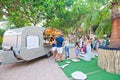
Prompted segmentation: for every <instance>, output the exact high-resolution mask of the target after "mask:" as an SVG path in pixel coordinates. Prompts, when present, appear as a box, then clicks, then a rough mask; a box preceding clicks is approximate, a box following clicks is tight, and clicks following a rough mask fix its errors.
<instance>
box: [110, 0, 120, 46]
mask: <svg viewBox="0 0 120 80" xmlns="http://www.w3.org/2000/svg"><path fill="white" fill-rule="evenodd" d="M111 4H112V5H111V19H112V32H111V37H110V47H113V48H120V13H119V9H118V6H119V2H112V3H111Z"/></svg>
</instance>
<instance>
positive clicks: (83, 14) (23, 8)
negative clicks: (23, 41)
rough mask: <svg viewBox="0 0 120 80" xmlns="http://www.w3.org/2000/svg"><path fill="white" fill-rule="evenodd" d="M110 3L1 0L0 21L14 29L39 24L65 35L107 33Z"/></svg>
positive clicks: (93, 1) (97, 1)
mask: <svg viewBox="0 0 120 80" xmlns="http://www.w3.org/2000/svg"><path fill="white" fill-rule="evenodd" d="M111 1H115V0H0V20H7V21H9V22H10V26H11V25H13V24H14V27H13V28H15V27H16V28H18V27H24V26H29V25H37V24H39V23H42V26H44V27H53V28H58V29H61V30H63V32H64V33H66V34H67V33H70V32H78V33H79V32H80V31H81V29H83V28H84V29H83V30H84V31H85V32H87V33H89V31H91V30H93V32H95V33H96V34H110V31H111V18H110V9H109V8H110V2H111ZM118 1H119V0H118ZM3 16H5V17H6V18H4V17H3ZM82 24H84V25H83V26H81V25H82Z"/></svg>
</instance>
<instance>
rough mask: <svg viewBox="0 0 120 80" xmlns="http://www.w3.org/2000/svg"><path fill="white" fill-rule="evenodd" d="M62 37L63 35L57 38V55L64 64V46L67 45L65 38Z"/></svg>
mask: <svg viewBox="0 0 120 80" xmlns="http://www.w3.org/2000/svg"><path fill="white" fill-rule="evenodd" d="M62 35H63V34H61V35H60V36H58V37H57V38H56V44H57V54H58V57H59V59H60V61H61V62H62V55H63V46H64V45H65V43H64V38H63V37H62Z"/></svg>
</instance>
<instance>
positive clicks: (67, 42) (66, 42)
mask: <svg viewBox="0 0 120 80" xmlns="http://www.w3.org/2000/svg"><path fill="white" fill-rule="evenodd" d="M64 42H65V45H64V48H65V59H67V58H69V57H70V56H69V55H70V53H69V40H68V38H66V39H65V41H64Z"/></svg>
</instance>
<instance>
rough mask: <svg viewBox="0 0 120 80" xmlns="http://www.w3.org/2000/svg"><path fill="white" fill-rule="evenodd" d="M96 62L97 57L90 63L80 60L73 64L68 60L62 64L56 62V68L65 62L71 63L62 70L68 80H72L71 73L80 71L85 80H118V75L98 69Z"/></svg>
mask: <svg viewBox="0 0 120 80" xmlns="http://www.w3.org/2000/svg"><path fill="white" fill-rule="evenodd" d="M97 60H98V58H97V57H96V58H94V59H93V60H91V61H90V62H86V61H83V60H81V59H80V61H79V62H73V61H72V60H71V59H68V60H64V61H63V62H59V61H57V64H58V66H62V65H64V64H65V63H66V61H70V62H71V63H70V64H69V66H67V67H65V68H64V69H62V70H63V72H64V73H65V74H66V76H67V77H68V78H72V77H71V73H73V72H75V71H82V72H83V73H85V74H87V80H120V75H117V74H112V73H109V72H106V71H105V70H103V69H101V68H99V67H98V65H97Z"/></svg>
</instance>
